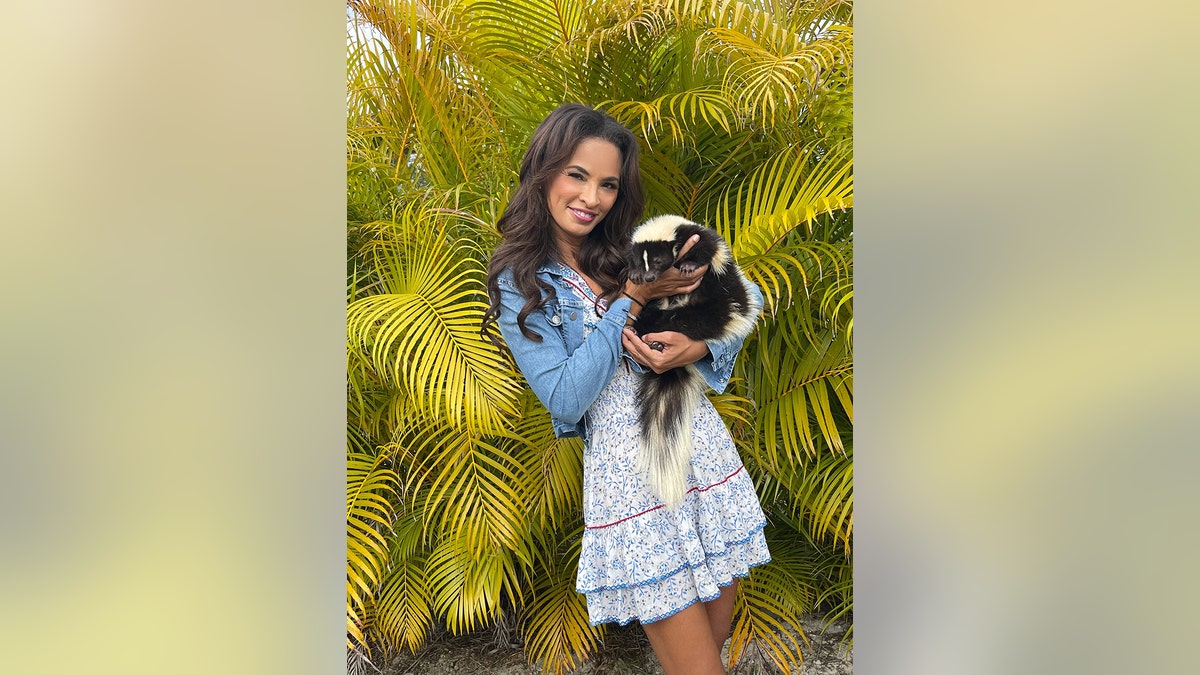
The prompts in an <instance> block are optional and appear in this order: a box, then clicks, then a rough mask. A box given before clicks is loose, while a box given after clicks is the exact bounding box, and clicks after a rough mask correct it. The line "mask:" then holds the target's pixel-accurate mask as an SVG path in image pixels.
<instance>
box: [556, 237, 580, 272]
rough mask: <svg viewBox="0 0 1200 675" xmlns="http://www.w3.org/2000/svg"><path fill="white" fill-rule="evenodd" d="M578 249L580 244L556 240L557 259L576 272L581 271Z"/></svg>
mask: <svg viewBox="0 0 1200 675" xmlns="http://www.w3.org/2000/svg"><path fill="white" fill-rule="evenodd" d="M579 249H580V244H570V243H568V242H565V241H561V240H560V241H559V242H558V257H559V259H560V260H561V261H562V264H564V265H566V266H567V267H570V268H571V269H573V270H575V271H576V272H582V271H583V270H581V269H579Z"/></svg>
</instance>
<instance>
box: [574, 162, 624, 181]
mask: <svg viewBox="0 0 1200 675" xmlns="http://www.w3.org/2000/svg"><path fill="white" fill-rule="evenodd" d="M563 168H565V169H575V170H576V171H578V172H579V173H582V174H583V175H585V176H591V175H592V174H591V172H589V171H588V170H587V169H585V168H583V167H582V166H579V165H578V164H568V165H567V166H565V167H563ZM604 180H613V181H617V182H620V181H621V178H620V176H609V177H608V178H605V179H604Z"/></svg>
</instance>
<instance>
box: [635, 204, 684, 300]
mask: <svg viewBox="0 0 1200 675" xmlns="http://www.w3.org/2000/svg"><path fill="white" fill-rule="evenodd" d="M689 226H690V227H691V228H698V227H699V226H698V225H696V224H695V223H693V222H692V221H690V220H688V219H686V218H682V217H680V216H674V215H665V216H657V217H655V218H651V219H650V220H647V221H646V222H645V223H642V224H641V225H639V226H638V228H637V229H636V230H634V232H633V244H632V246H631V247H630V249H629V260H628V261H627V262H628V264H627V267H628V270H629V280H630V281H632V282H633V283H635V284H644V283H647V282H650V281H654V280H656V279H658V277H659V275H661V274H662V273H664V272H666V271H667V270H669V269H671V266H672V265H674V264H675V259H676V258H677V257H678V256H679V249H680V248H682V247H683V242H685V241H687V238H688V237H689V236H690V235H691V232H690V231H689V232H686V233H685V232H683V231H681V228H686V227H689Z"/></svg>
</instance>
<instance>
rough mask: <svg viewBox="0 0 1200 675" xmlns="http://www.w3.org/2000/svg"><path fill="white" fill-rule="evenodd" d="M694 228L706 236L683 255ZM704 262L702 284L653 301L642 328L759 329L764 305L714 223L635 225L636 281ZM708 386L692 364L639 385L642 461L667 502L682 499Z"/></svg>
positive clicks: (717, 334) (631, 267) (700, 334)
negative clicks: (755, 299) (755, 297)
mask: <svg viewBox="0 0 1200 675" xmlns="http://www.w3.org/2000/svg"><path fill="white" fill-rule="evenodd" d="M694 234H699V235H700V241H699V242H697V243H696V245H695V246H693V247H692V248H691V249H690V250H688V253H687V255H685V256H684V257H683V258H681V259H679V260H678V261H676V259H675V258H676V256H677V255H678V254H679V251H680V249H681V248H683V244H684V243H685V242H686V241H687V240H688V238H689V237H691V236H692V235H694ZM703 265H708V266H709V268H708V271H707V272H705V274H704V277H703V278H702V279H701V281H700V285H699V286H698V287H697V288H696V290H694V291H692V292H691V293H683V294H680V295H673V296H671V297H669V298H660V299H657V300H652V301H650V302H647V303H646V306H645V307H644V308H643V309H642V311H641V312H640V313H639V314H638V318H637V321H635V322H634V324H633V328H634V330H635V331H637V333H638V335H646V334H647V333H659V332H663V331H676V332H679V333H683V334H684V335H686V336H688V337H689V338H691V339H693V340H714V339H716V340H724V339H727V338H731V337H734V336H740V337H745V336H747V335H749V334H750V332H751V331H753V330H754V325H755V322H756V321H757V320H758V314H759V312H760V311H761V309H762V308H761V307H759V306H758V305H756V304H754V303H752V302H751V298H752V295H751V293H750V291H749V284H750V282H749V281H748V280H747V279H746V277H745V275H743V274H742V271H741V270H740V269H739V268H738V266H737V264H736V263H735V262H734V261H733V254H732V253H730V251H729V245H728V244H726V243H725V240H724V239H722V238H721V235H719V234H717V233H716V231H715V230H712V229H710V228H707V227H704V226H703V225H698V224H696V223H693V222H691V221H690V220H687V219H686V218H682V217H680V216H674V215H665V216H658V217H656V218H651V219H650V220H648V221H646V222H645V223H643V224H642V225H640V226H639V227H638V228H637V229H636V230H634V232H633V244H632V247H631V248H630V251H629V259H628V274H629V279H630V281H633V282H634V283H639V284H640V283H647V282H650V281H654V280H655V279H657V278H658V277H659V275H661V274H663V273H664V272H666V271H667V270H668V269H670V268H671V267H672V266H675V267H678V268H679V269H680V270H681V271H683V272H688V273H690V272H692V271H694V270H696V269H697V268H698V267H701V266H703ZM707 387H708V384H707V383H706V382H705V381H704V378H703V376H701V375H700V372H699V371H698V370H696V368H695V367H694V366H691V365H687V366H684V367H681V368H673V369H671V370H668V371H667V372H665V373H662V374H660V375H656V374H655V373H654V372H652V371H651V372H647V373H646V374H645V375H643V377H642V382H641V384H640V385H639V387H638V419H639V421H640V422H641V425H642V438H641V447H640V448H639V449H638V466H639V467H640V468H641V469H642V470H643V471H644V472H645V474H646V478H647V482H648V484H649V486H650V489H651V490H653V491H654V493H655V494H656V495H657V496H658V497H659V498H660V499H662V501H663V503H664V504H666V505H667V507H673V506H675V505H677V504H679V502H680V501H682V500H683V495H684V493H685V491H686V490H687V475H688V468H689V467H690V466H691V451H692V425H693V423H694V418H695V413H696V406H697V405H699V403H700V398H701V397H702V396H704V391H705V389H707Z"/></svg>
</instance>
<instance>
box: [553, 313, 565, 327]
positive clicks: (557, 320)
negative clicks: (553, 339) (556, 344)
mask: <svg viewBox="0 0 1200 675" xmlns="http://www.w3.org/2000/svg"><path fill="white" fill-rule="evenodd" d="M550 325H551V326H559V325H562V317H561V316H559V315H557V314H555V315H554V316H552V317H550Z"/></svg>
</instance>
